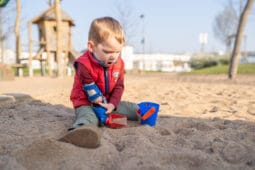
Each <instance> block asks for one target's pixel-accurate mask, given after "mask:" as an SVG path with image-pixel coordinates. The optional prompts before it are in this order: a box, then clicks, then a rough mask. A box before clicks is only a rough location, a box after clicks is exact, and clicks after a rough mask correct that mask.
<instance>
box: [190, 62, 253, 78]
mask: <svg viewBox="0 0 255 170" xmlns="http://www.w3.org/2000/svg"><path fill="white" fill-rule="evenodd" d="M228 67H229V65H220V66H214V67H207V68H203V69H198V70H193V71H191V72H190V73H188V74H227V73H228ZM238 74H254V75H255V64H240V65H239V66H238Z"/></svg>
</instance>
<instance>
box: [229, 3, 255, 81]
mask: <svg viewBox="0 0 255 170" xmlns="http://www.w3.org/2000/svg"><path fill="white" fill-rule="evenodd" d="M253 3H254V0H248V1H247V3H246V5H245V7H244V10H243V12H242V13H241V17H240V19H239V24H238V30H237V34H236V39H235V44H234V49H233V52H232V55H231V59H230V65H229V71H228V77H229V79H234V78H235V77H236V74H237V69H238V64H239V59H240V55H241V54H240V48H241V42H242V38H243V32H244V29H245V25H246V22H247V19H248V16H249V14H250V11H251V9H252V6H253Z"/></svg>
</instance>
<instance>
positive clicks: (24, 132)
mask: <svg viewBox="0 0 255 170" xmlns="http://www.w3.org/2000/svg"><path fill="white" fill-rule="evenodd" d="M212 78H213V77H212ZM192 80H193V79H192ZM192 80H189V79H188V78H186V77H185V78H184V77H176V76H173V75H164V74H163V75H160V76H159V75H157V76H155V75H150V76H148V75H144V76H140V77H139V81H138V76H135V75H127V80H126V83H127V84H126V87H127V88H126V92H125V95H124V96H123V98H124V99H126V100H129V101H134V102H139V101H144V100H145V99H146V100H147V101H155V102H158V103H160V104H161V109H160V116H159V118H158V122H157V125H156V127H150V126H141V125H140V124H139V123H138V122H128V126H127V127H125V128H121V129H109V128H106V127H104V128H102V131H103V134H102V141H101V146H100V147H98V148H96V149H86V148H81V147H76V146H74V145H72V144H69V143H65V142H61V141H59V140H58V139H59V138H60V137H62V136H63V135H64V134H65V133H66V132H67V128H69V126H70V125H71V123H72V122H73V119H74V115H73V109H72V108H71V104H70V102H69V101H68V100H67V99H66V98H68V96H69V92H70V87H71V84H72V80H71V79H66V80H62V79H61V80H59V79H49V78H48V79H47V78H38V80H37V82H33V81H30V79H18V80H16V81H14V82H12V83H10V82H6V83H3V84H1V85H0V87H1V90H2V89H3V88H5V89H7V90H5V93H4V94H6V93H11V92H12V93H17V92H22V93H25V94H29V95H31V98H25V97H24V99H23V100H22V99H21V100H15V101H12V102H9V103H8V104H5V105H3V106H1V110H0V127H1V128H0V131H1V133H0V144H1V145H0V169H11V170H16V169H20V170H23V169H24V170H30V169H31V170H33V169H39V170H40V169H42V170H45V169H50V170H51V169H52V170H53V169H54V170H55V169H66V170H70V169H109V170H110V169H111V170H112V169H123V170H124V169H125V170H126V169H212V170H214V169H255V147H254V146H255V124H254V121H255V117H254V103H255V100H254V99H255V86H254V84H253V85H251V84H252V83H251V84H248V85H244V84H243V83H239V82H235V83H230V82H228V83H226V82H224V81H218V82H217V83H215V82H214V83H212V82H203V83H202V82H193V81H192ZM215 80H217V78H215ZM40 81H41V82H40ZM45 81H46V82H45ZM42 82H44V83H43V84H44V85H42V87H41V86H39V85H38V84H40V83H42ZM148 82H150V85H149V86H148ZM157 82H160V85H158V83H157ZM23 83H26V84H25V85H24V87H25V86H26V88H24V87H23V85H22V84H23ZM59 83H63V85H64V86H63V87H62V88H56V87H61V86H59ZM35 84H37V86H36V88H35V87H34V86H35ZM45 84H46V85H47V88H46V87H45ZM146 84H147V87H148V88H144V86H145V85H146ZM17 85H19V86H17ZM28 85H29V88H28ZM2 87H3V88H2ZM28 89H29V90H28ZM43 89H45V90H43ZM38 90H39V91H40V93H39V92H38ZM152 91H157V93H151V92H152ZM137 92H139V93H137ZM2 94H3V92H2ZM21 96H22V95H21Z"/></svg>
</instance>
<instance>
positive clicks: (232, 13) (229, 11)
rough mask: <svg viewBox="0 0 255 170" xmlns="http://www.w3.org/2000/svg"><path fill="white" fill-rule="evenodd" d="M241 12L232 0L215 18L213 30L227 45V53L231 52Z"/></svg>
mask: <svg viewBox="0 0 255 170" xmlns="http://www.w3.org/2000/svg"><path fill="white" fill-rule="evenodd" d="M238 18H239V14H238V11H237V10H236V9H235V8H234V6H233V3H232V1H229V3H228V4H227V5H226V6H225V8H224V9H223V11H222V12H220V13H219V14H218V15H217V16H216V17H215V20H214V25H213V31H214V34H215V36H216V37H217V38H218V39H219V40H220V41H221V42H222V43H224V44H225V45H226V54H230V51H231V44H232V40H233V39H234V37H235V34H236V31H237V25H238Z"/></svg>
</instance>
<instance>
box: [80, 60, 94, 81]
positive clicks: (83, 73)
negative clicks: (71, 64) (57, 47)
mask: <svg viewBox="0 0 255 170" xmlns="http://www.w3.org/2000/svg"><path fill="white" fill-rule="evenodd" d="M75 68H76V73H77V75H78V77H79V78H80V81H81V83H82V84H83V85H84V84H90V83H92V82H94V80H93V78H92V76H91V75H90V73H89V71H88V69H87V68H86V67H85V66H84V65H83V64H81V63H79V62H76V63H75Z"/></svg>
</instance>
